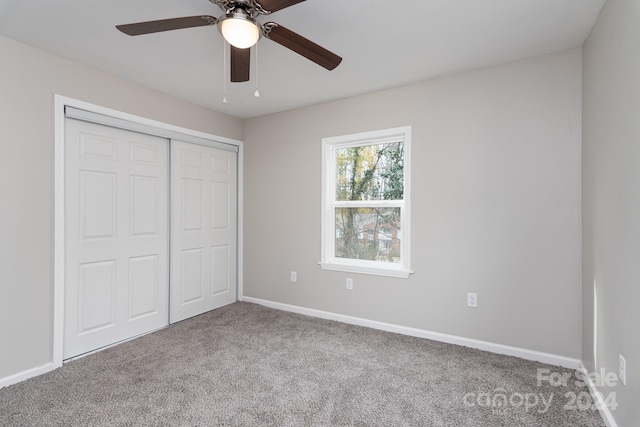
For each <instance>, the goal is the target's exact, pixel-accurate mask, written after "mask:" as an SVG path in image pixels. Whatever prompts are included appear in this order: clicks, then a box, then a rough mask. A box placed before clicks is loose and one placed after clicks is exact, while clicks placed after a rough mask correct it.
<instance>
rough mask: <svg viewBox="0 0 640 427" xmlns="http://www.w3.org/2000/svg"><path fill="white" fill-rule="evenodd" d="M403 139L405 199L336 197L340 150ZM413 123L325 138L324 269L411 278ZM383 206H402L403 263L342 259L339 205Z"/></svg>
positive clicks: (323, 190)
mask: <svg viewBox="0 0 640 427" xmlns="http://www.w3.org/2000/svg"><path fill="white" fill-rule="evenodd" d="M393 142H402V143H403V144H404V159H403V160H404V168H403V172H404V176H403V179H404V187H403V200H357V201H337V200H336V196H335V194H336V155H337V150H338V149H342V148H350V147H357V146H368V145H375V144H385V143H393ZM410 202H411V126H404V127H398V128H390V129H382V130H376V131H370V132H362V133H355V134H351V135H342V136H335V137H328V138H323V139H322V213H321V217H322V218H321V221H322V223H321V239H320V244H321V260H320V266H321V267H322V269H324V270H334V271H343V272H349V273H362V274H371V275H377V276H387V277H397V278H405V279H406V278H408V277H409V275H410V274H411V273H413V272H412V271H411V252H410V251H411V242H410V240H411V239H410V237H411V218H410V215H411V209H410V205H411V203H410ZM341 207H342V208H345V207H350V208H353V207H372V208H376V207H380V208H397V207H399V208H400V231H401V233H402V239H401V240H400V248H401V249H400V263H389V262H381V261H370V260H358V259H353V258H339V257H336V256H335V253H336V237H335V234H336V215H335V211H336V208H341Z"/></svg>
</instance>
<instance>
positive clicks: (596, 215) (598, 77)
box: [582, 0, 640, 426]
mask: <svg viewBox="0 0 640 427" xmlns="http://www.w3.org/2000/svg"><path fill="white" fill-rule="evenodd" d="M639 40H640V3H638V1H637V0H609V1H608V2H607V3H606V5H605V7H604V9H603V10H602V12H601V14H600V17H599V19H598V21H597V23H596V25H595V27H594V29H593V31H592V33H591V35H590V36H589V39H588V40H587V42H586V44H585V47H584V116H583V132H584V145H583V240H584V252H583V266H584V267H583V294H584V307H583V334H584V335H583V339H582V342H583V350H582V357H583V359H584V361H585V364H586V367H587V368H588V369H589V370H591V371H596V370H600V369H605V371H606V372H613V373H615V374H617V373H618V355H619V354H622V355H623V356H624V357H625V358H626V360H627V365H628V368H627V370H628V374H627V381H628V385H627V386H624V385H622V384H621V383H618V385H617V387H614V388H603V389H602V390H601V391H602V392H603V393H605V396H607V395H608V394H609V393H610V392H615V393H616V397H617V400H618V403H619V407H618V408H617V410H615V411H612V412H613V414H614V417H615V418H616V420H617V422H618V424H619V425H620V426H638V425H640V406H639V405H638V403H639V402H640V335H639V330H640V315H639V313H640V310H638V308H637V307H636V303H637V302H638V301H640V283H639V277H640V119H639V117H640V48H639V46H640V45H639V44H638V41H639ZM594 287H595V289H596V290H595V295H597V316H594V313H595V311H596V310H595V308H594V305H595V304H594V300H595V299H596V298H594V296H595V295H594ZM596 319H597V326H596V327H594V323H595V321H596ZM596 331H597V334H594V332H596ZM594 335H597V339H596V340H595V341H596V342H595V351H594Z"/></svg>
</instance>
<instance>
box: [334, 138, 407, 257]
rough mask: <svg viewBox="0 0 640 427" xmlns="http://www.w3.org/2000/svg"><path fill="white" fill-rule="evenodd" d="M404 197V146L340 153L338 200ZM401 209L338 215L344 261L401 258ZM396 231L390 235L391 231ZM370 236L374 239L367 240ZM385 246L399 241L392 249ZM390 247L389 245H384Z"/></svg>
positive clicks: (340, 252) (339, 251)
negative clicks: (345, 259) (383, 245)
mask: <svg viewBox="0 0 640 427" xmlns="http://www.w3.org/2000/svg"><path fill="white" fill-rule="evenodd" d="M403 197H404V144H403V143H400V142H397V143H388V144H373V145H366V146H357V147H348V148H343V149H339V150H338V152H337V157H336V200H340V201H357V200H401V199H402V198H403ZM399 226H400V210H399V209H395V208H392V209H388V208H384V209H377V208H344V209H339V212H336V227H337V238H338V245H337V253H336V255H337V256H339V257H344V258H352V259H367V260H380V259H381V258H385V257H386V258H388V260H389V261H392V260H393V258H394V257H398V256H399V253H398V250H397V249H394V248H396V247H397V239H398V238H397V232H398V229H399ZM392 229H393V230H394V231H393V232H391V231H390V230H392ZM369 235H371V236H372V238H367V237H365V236H369ZM381 239H383V240H384V242H389V241H394V240H395V241H396V244H395V245H394V244H391V245H390V246H391V247H390V248H386V247H385V248H381ZM385 244H388V243H385Z"/></svg>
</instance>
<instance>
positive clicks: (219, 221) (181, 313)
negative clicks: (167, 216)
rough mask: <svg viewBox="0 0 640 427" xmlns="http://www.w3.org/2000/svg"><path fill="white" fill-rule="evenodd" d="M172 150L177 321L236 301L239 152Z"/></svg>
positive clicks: (175, 144)
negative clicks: (237, 165)
mask: <svg viewBox="0 0 640 427" xmlns="http://www.w3.org/2000/svg"><path fill="white" fill-rule="evenodd" d="M171 146H172V148H171V150H172V152H171V156H172V171H171V175H172V178H171V183H172V184H171V186H172V201H171V206H172V224H173V225H172V231H171V242H172V247H171V272H172V273H171V295H172V298H171V310H170V313H171V316H170V317H171V322H172V323H173V322H177V321H179V320H182V319H186V318H188V317H192V316H195V315H198V314H201V313H204V312H206V311H209V310H213V309H214V308H218V307H221V306H223V305H226V304H230V303H232V302H235V301H236V251H237V242H236V240H237V236H236V234H237V233H236V226H237V221H236V216H237V208H236V205H237V176H236V174H237V167H236V164H237V154H236V153H233V152H228V151H223V150H218V149H214V148H210V147H204V146H199V145H194V144H187V143H184V142H180V141H172V143H171Z"/></svg>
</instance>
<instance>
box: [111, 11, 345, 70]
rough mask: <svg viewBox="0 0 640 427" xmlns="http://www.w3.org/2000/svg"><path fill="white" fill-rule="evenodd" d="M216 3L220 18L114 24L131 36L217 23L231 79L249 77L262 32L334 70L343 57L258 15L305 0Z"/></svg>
mask: <svg viewBox="0 0 640 427" xmlns="http://www.w3.org/2000/svg"><path fill="white" fill-rule="evenodd" d="M209 1H210V2H211V3H214V4H216V5H218V6H219V7H220V8H221V9H222V11H223V12H224V14H223V15H222V16H220V17H219V18H216V17H214V16H210V15H198V16H186V17H182V18H171V19H161V20H158V21H148V22H138V23H135V24H125V25H117V26H116V28H117V29H118V30H120V31H122V32H123V33H125V34H128V35H130V36H139V35H142V34H151V33H159V32H162V31H170V30H178V29H182V28H191V27H204V26H210V25H217V26H218V30H219V31H220V33H221V34H222V36H223V37H224V39H225V40H226V41H227V42H229V44H230V45H231V55H230V57H231V81H232V82H246V81H249V69H250V62H251V47H252V46H253V45H255V44H256V43H257V42H258V40H259V39H260V37H261V36H264V37H266V38H268V39H270V40H273V41H274V42H276V43H278V44H280V45H282V46H284V47H286V48H288V49H291V50H292V51H294V52H296V53H298V54H300V55H302V56H304V57H305V58H307V59H309V60H311V61H313V62H315V63H316V64H318V65H320V66H322V67H324V68H326V69H327V70H333V69H334V68H336V67H337V66H338V65H340V62H342V58H341V57H339V56H338V55H336V54H335V53H333V52H330V51H328V50H327V49H325V48H323V47H322V46H319V45H317V44H315V43H314V42H312V41H311V40H308V39H306V38H304V37H302V36H301V35H299V34H297V33H295V32H293V31H291V30H289V29H287V28H285V27H283V26H282V25H280V24H276V23H275V22H267V23H266V24H261V23H259V22H258V21H257V20H256V17H257V16H258V15H269V14H271V13H273V12H277V11H279V10H282V9H284V8H287V7H289V6H293V5H295V4H298V3H301V2H303V1H305V0H209Z"/></svg>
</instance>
